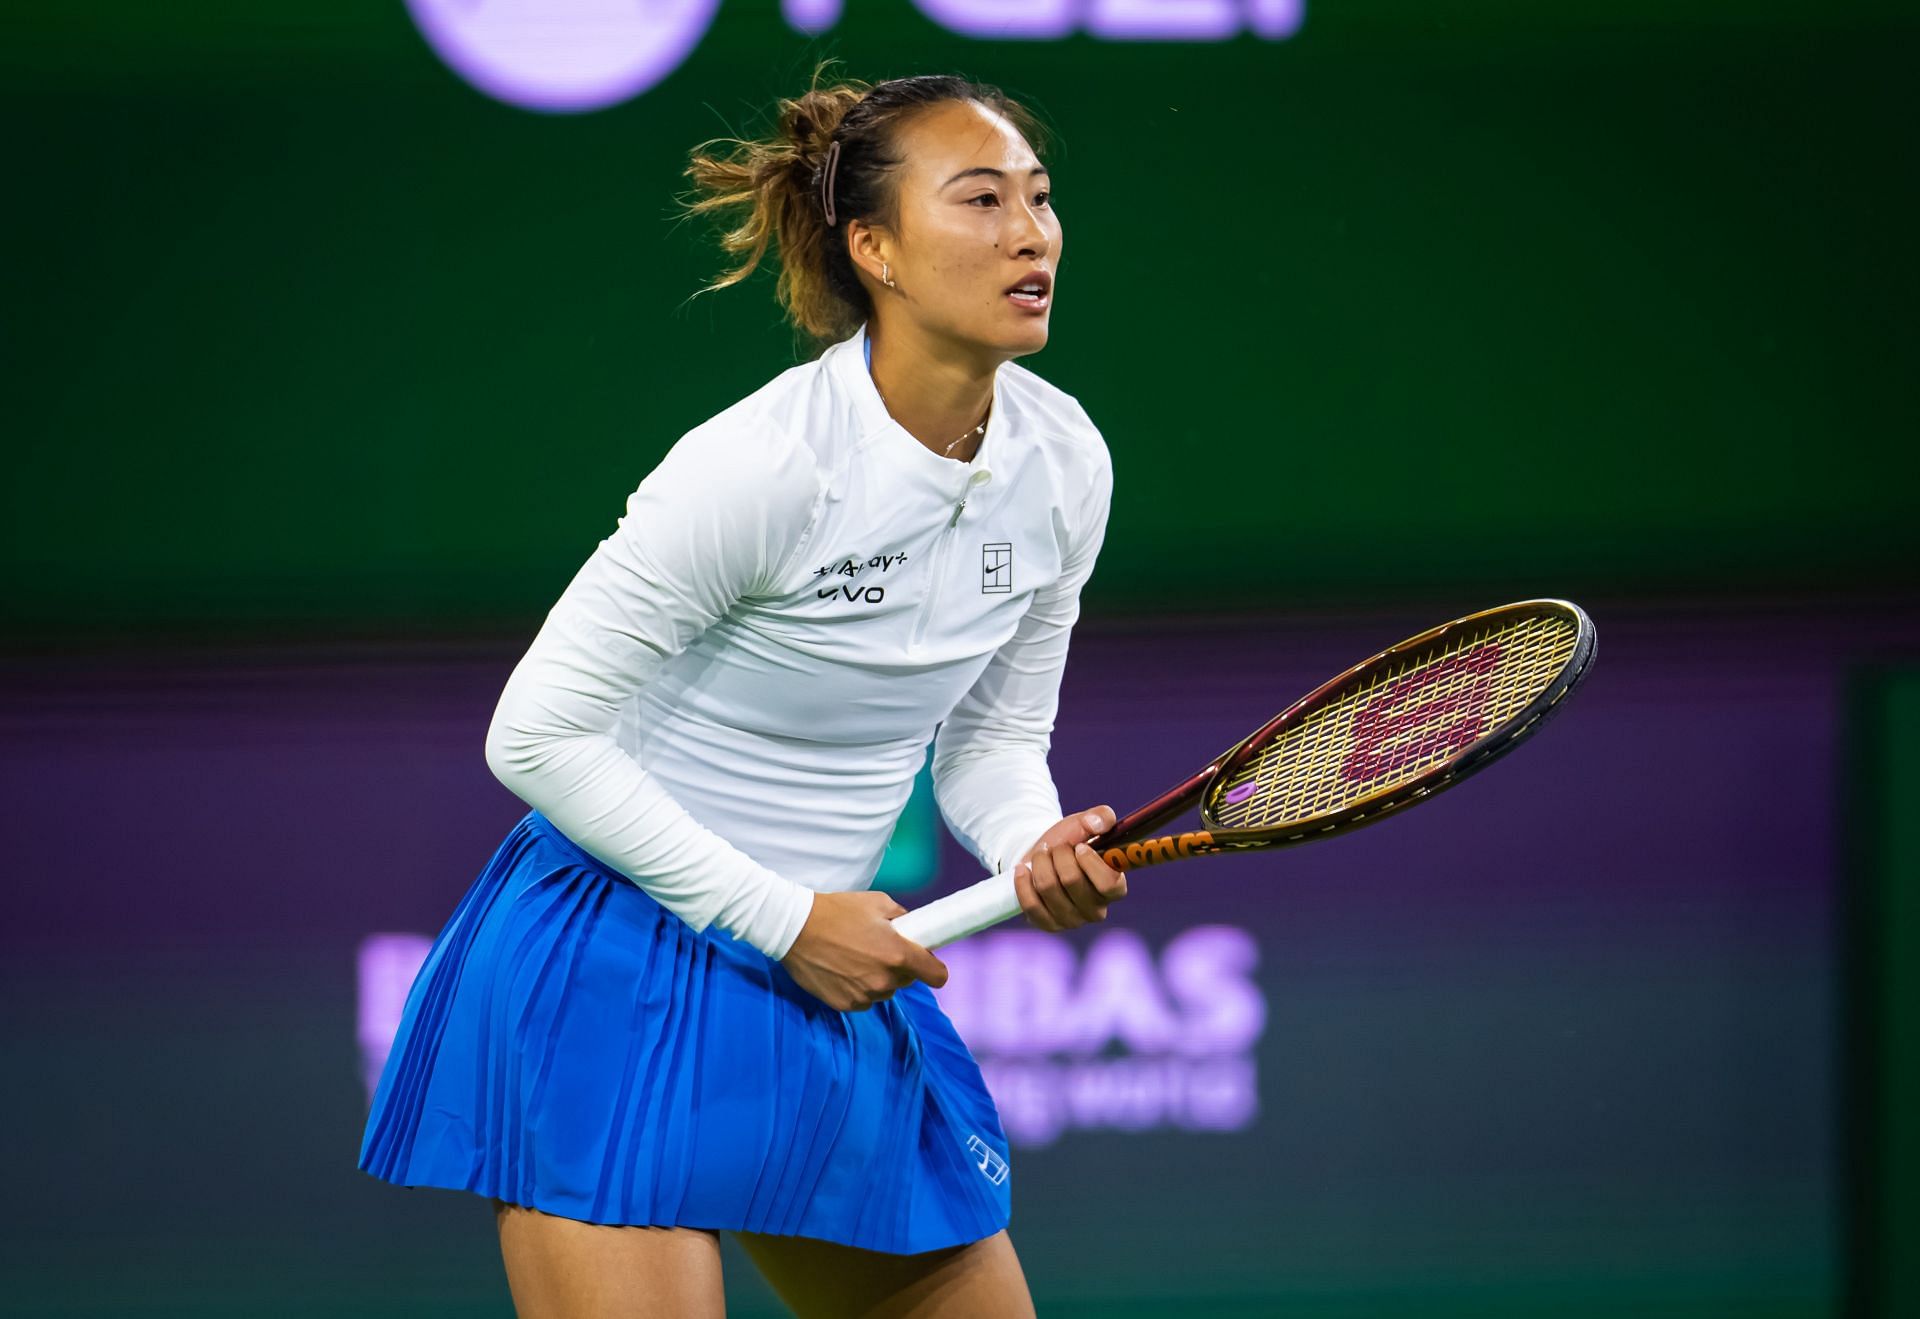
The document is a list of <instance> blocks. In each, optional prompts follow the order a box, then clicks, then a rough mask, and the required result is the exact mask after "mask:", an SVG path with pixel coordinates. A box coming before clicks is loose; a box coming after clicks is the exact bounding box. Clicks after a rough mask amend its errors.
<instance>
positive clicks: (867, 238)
mask: <svg viewBox="0 0 1920 1319" xmlns="http://www.w3.org/2000/svg"><path fill="white" fill-rule="evenodd" d="M846 229H847V238H846V242H847V252H848V255H850V256H851V257H852V258H853V264H854V267H855V268H856V269H858V270H863V271H865V272H866V274H867V277H868V278H869V279H871V280H872V281H873V282H874V283H876V284H878V283H880V282H881V281H880V271H881V269H882V268H883V267H884V266H887V265H890V264H892V263H893V252H892V244H891V243H890V242H888V240H887V236H886V234H885V233H884V232H883V231H881V230H879V229H877V228H875V227H874V226H873V225H870V224H868V223H867V222H866V221H865V220H849V221H847V224H846Z"/></svg>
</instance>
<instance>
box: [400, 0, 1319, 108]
mask: <svg viewBox="0 0 1920 1319" xmlns="http://www.w3.org/2000/svg"><path fill="white" fill-rule="evenodd" d="M913 3H914V5H915V7H916V8H918V9H919V10H920V12H921V13H923V14H925V15H926V16H927V17H928V18H930V19H932V20H933V21H934V22H936V23H938V24H939V25H940V26H942V27H944V28H946V29H947V30H948V31H950V32H953V33H955V34H957V35H960V36H965V37H975V38H982V39H998V40H1014V41H1056V40H1059V39H1061V38H1063V37H1069V36H1072V35H1074V34H1075V33H1078V32H1085V33H1086V34H1088V35H1089V36H1092V37H1095V38H1098V39H1100V40H1103V41H1227V40H1231V39H1232V38H1234V37H1236V36H1238V35H1239V34H1240V33H1241V32H1242V31H1246V32H1251V33H1253V34H1254V35H1255V36H1257V37H1261V38H1264V39H1266V40H1269V41H1281V40H1285V39H1286V38H1288V37H1291V36H1292V35H1293V34H1294V33H1295V32H1296V31H1298V30H1299V27H1300V24H1301V21H1302V20H1303V19H1304V18H1305V16H1306V5H1305V0H913ZM719 7H720V0H646V3H640V4H636V3H633V2H632V0H538V2H537V3H536V0H407V9H408V11H409V12H410V13H411V14H412V15H413V20H414V23H415V24H416V25H417V26H418V27H419V29H420V32H421V35H423V36H424V37H426V39H427V44H428V45H429V46H431V47H432V48H433V51H434V53H435V54H437V55H438V56H439V57H440V58H441V59H442V60H443V61H444V62H445V63H446V65H447V67H448V68H450V69H452V70H453V71H454V72H455V73H457V74H459V75H460V76H461V77H462V78H464V79H465V80H466V81H467V82H468V83H469V84H470V85H472V86H473V87H474V88H475V89H477V90H479V91H482V92H484V93H486V94H487V95H488V96H491V97H493V98H494V99H495V100H497V101H503V102H505V103H507V104H508V105H517V106H520V107H522V108H524V109H528V110H540V111H547V112H555V113H569V112H580V111H587V110H601V109H605V108H607V107H608V106H613V105H618V104H620V103H621V102H622V101H626V100H629V99H631V98H633V97H635V96H638V95H640V94H641V93H642V92H645V91H647V90H648V89H649V88H651V87H653V86H654V85H655V84H657V83H659V82H660V81H661V80H663V79H664V78H666V77H667V75H668V74H670V73H672V72H673V71H674V70H675V69H677V68H679V67H680V65H681V64H682V63H683V62H684V61H685V60H686V58H687V56H689V55H690V54H692V53H693V50H694V48H695V47H696V46H698V45H699V44H700V40H701V38H702V37H704V36H705V35H706V32H707V29H708V27H710V26H711V25H712V23H713V18H714V14H715V13H716V12H717V11H718V9H719ZM842 8H843V5H842V0H782V3H781V12H782V14H783V15H784V16H785V18H786V21H787V23H788V24H789V25H790V26H791V27H793V28H794V29H796V30H798V31H800V32H803V33H806V34H807V35H809V36H812V35H817V34H819V33H821V32H825V31H826V30H827V29H828V28H831V27H832V26H833V25H834V24H835V23H837V22H838V21H839V20H840V15H841V11H842Z"/></svg>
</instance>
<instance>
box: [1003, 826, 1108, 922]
mask: <svg viewBox="0 0 1920 1319" xmlns="http://www.w3.org/2000/svg"><path fill="white" fill-rule="evenodd" d="M1117 818H1118V817H1117V816H1115V815H1114V813H1113V808H1112V807H1111V806H1095V807H1094V808H1093V809H1092V810H1089V811H1083V812H1081V813H1080V814H1078V815H1069V816H1067V817H1066V818H1065V819H1063V820H1061V821H1060V823H1059V824H1056V825H1054V826H1053V827H1052V828H1050V829H1048V830H1047V831H1046V832H1045V833H1043V834H1041V835H1040V837H1039V839H1038V840H1036V841H1035V842H1034V845H1033V846H1032V847H1031V848H1029V849H1027V851H1026V852H1025V853H1023V854H1022V855H1021V857H1020V860H1019V861H1017V862H1016V863H1015V864H1014V867H1013V889H1014V892H1015V893H1017V894H1019V895H1020V910H1021V911H1023V912H1025V913H1026V915H1027V921H1028V923H1029V924H1031V925H1034V926H1037V927H1038V928H1040V929H1042V930H1047V931H1049V932H1058V931H1060V930H1071V929H1073V928H1075V927H1076V926H1080V925H1085V924H1086V923H1087V922H1088V921H1103V920H1105V919H1106V918H1107V904H1108V903H1110V902H1117V901H1119V900H1120V899H1121V898H1124V897H1126V896H1127V877H1126V876H1125V875H1124V874H1122V873H1121V872H1120V871H1118V870H1115V869H1114V868H1113V867H1112V866H1109V865H1108V864H1107V863H1106V862H1105V861H1102V860H1101V859H1100V854H1099V853H1098V852H1096V851H1094V850H1093V849H1092V848H1091V847H1089V846H1087V839H1089V838H1094V837H1097V836H1098V835H1100V834H1102V833H1104V832H1106V831H1107V830H1108V829H1111V828H1113V826H1114V821H1115V820H1116V819H1117Z"/></svg>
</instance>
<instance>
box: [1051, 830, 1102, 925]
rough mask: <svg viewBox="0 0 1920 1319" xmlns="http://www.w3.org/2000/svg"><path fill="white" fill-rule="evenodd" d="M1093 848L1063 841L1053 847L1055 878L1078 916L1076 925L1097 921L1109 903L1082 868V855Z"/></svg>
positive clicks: (1083, 844)
mask: <svg viewBox="0 0 1920 1319" xmlns="http://www.w3.org/2000/svg"><path fill="white" fill-rule="evenodd" d="M1091 850H1092V849H1090V848H1089V847H1088V846H1087V845H1086V844H1085V843H1072V844H1069V843H1062V844H1060V845H1059V846H1057V847H1055V848H1054V849H1053V874H1054V878H1056V879H1058V880H1059V881H1060V891H1061V892H1063V893H1065V894H1066V896H1067V901H1068V902H1069V903H1070V904H1071V905H1072V907H1073V913H1074V915H1075V916H1076V917H1078V919H1077V920H1075V921H1074V922H1073V924H1075V925H1084V924H1086V923H1087V922H1088V921H1097V920H1099V919H1100V918H1101V915H1102V913H1103V912H1104V911H1105V910H1106V905H1107V904H1106V903H1105V902H1104V901H1103V900H1102V899H1101V897H1100V895H1099V894H1098V893H1097V892H1095V891H1094V887H1093V883H1092V881H1091V880H1089V879H1088V878H1087V875H1086V872H1085V870H1083V869H1082V865H1081V857H1082V856H1084V855H1085V854H1086V853H1087V852H1089V851H1091Z"/></svg>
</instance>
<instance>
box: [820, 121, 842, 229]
mask: <svg viewBox="0 0 1920 1319" xmlns="http://www.w3.org/2000/svg"><path fill="white" fill-rule="evenodd" d="M839 164H840V143H839V141H838V140H837V139H836V140H835V141H834V143H833V145H832V146H830V147H828V148H827V163H826V164H825V165H822V166H821V167H820V209H821V210H823V211H825V212H826V213H827V228H829V229H831V228H833V225H834V216H833V172H834V170H835V169H836V168H837V167H838V166H839Z"/></svg>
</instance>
